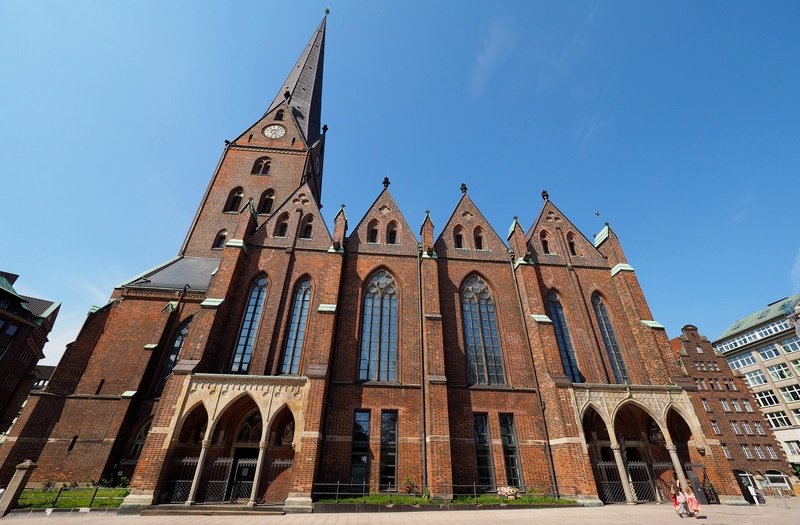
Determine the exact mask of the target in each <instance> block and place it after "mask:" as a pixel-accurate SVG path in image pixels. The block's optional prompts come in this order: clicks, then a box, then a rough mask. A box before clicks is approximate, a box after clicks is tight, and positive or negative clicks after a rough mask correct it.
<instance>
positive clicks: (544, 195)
mask: <svg viewBox="0 0 800 525" xmlns="http://www.w3.org/2000/svg"><path fill="white" fill-rule="evenodd" d="M542 198H543V199H544V200H546V201H548V200H550V195H548V193H547V190H542Z"/></svg>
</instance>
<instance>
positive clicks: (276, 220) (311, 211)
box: [242, 183, 333, 250]
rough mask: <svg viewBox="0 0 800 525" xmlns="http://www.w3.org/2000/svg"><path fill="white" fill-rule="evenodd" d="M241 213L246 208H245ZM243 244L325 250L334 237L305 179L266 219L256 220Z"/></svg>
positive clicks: (246, 211)
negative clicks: (253, 231) (253, 227)
mask: <svg viewBox="0 0 800 525" xmlns="http://www.w3.org/2000/svg"><path fill="white" fill-rule="evenodd" d="M242 213H249V211H248V210H247V209H246V208H245V210H243V211H242ZM309 227H310V230H309V229H308V228H309ZM246 244H248V245H254V246H265V247H277V248H295V249H309V250H327V249H328V248H330V247H331V245H332V244H333V238H332V237H331V234H330V231H328V227H327V225H326V224H325V219H323V218H322V213H320V210H319V206H317V202H316V200H314V196H313V194H312V192H311V188H310V187H309V186H308V183H303V185H302V186H300V187H299V188H297V189H296V190H295V191H294V193H292V194H291V195H290V196H289V198H288V199H286V200H285V201H284V202H283V204H281V205H280V206H278V208H277V209H276V210H275V211H274V212H273V213H272V215H270V216H269V218H268V219H267V220H266V221H264V222H263V223H260V224H259V226H258V228H257V229H256V231H255V233H253V234H252V235H251V236H250V237H249V238H248V239H247V241H246Z"/></svg>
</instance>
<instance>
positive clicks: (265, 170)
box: [250, 157, 272, 175]
mask: <svg viewBox="0 0 800 525" xmlns="http://www.w3.org/2000/svg"><path fill="white" fill-rule="evenodd" d="M271 167H272V159H270V158H269V157H261V158H260V159H256V161H255V162H254V163H253V170H252V171H251V172H250V174H251V175H269V169H270V168H271Z"/></svg>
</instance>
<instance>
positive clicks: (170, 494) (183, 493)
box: [159, 458, 198, 503]
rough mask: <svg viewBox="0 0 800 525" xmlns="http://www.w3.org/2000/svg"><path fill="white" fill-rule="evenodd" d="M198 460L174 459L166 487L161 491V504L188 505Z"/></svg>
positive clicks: (165, 483)
mask: <svg viewBox="0 0 800 525" xmlns="http://www.w3.org/2000/svg"><path fill="white" fill-rule="evenodd" d="M197 459H198V458H174V459H173V460H172V463H171V464H170V471H169V474H168V475H167V480H166V481H165V482H164V487H163V488H162V489H161V495H160V498H159V499H160V501H161V503H186V500H188V499H189V491H190V490H191V489H192V480H193V479H194V473H195V471H196V470H197Z"/></svg>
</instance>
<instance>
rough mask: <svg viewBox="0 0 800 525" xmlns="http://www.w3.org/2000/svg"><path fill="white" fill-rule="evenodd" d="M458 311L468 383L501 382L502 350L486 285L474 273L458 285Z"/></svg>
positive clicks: (503, 376)
mask: <svg viewBox="0 0 800 525" xmlns="http://www.w3.org/2000/svg"><path fill="white" fill-rule="evenodd" d="M461 315H462V317H463V319H464V341H465V342H466V345H467V366H468V367H469V380H470V383H477V384H489V385H503V384H505V382H506V381H505V374H504V372H503V353H502V350H501V348H500V337H499V335H498V331H497V317H496V315H495V309H494V301H493V300H492V295H491V294H490V293H489V287H488V286H487V285H486V283H485V282H484V281H483V280H482V279H480V278H479V277H477V276H475V275H473V276H472V277H470V278H469V279H467V280H466V282H465V283H464V285H463V286H462V287H461Z"/></svg>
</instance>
